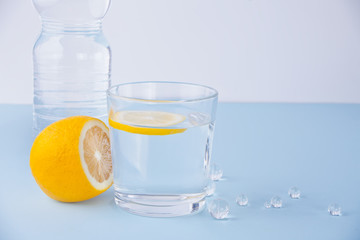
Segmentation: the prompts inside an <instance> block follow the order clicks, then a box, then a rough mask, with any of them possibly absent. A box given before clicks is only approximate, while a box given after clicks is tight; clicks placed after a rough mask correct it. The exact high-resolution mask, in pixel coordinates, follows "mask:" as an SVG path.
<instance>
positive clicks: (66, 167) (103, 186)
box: [30, 116, 113, 202]
mask: <svg viewBox="0 0 360 240" xmlns="http://www.w3.org/2000/svg"><path fill="white" fill-rule="evenodd" d="M30 167H31V171H32V174H33V176H34V178H35V180H36V182H37V184H38V185H39V186H40V188H41V189H42V190H43V191H44V192H45V193H46V194H47V195H48V196H49V197H51V198H53V199H55V200H58V201H62V202H78V201H83V200H87V199H90V198H92V197H95V196H97V195H99V194H100V193H102V192H104V191H106V190H107V189H108V188H109V187H110V186H111V185H112V182H113V173H112V162H111V151H110V140H109V129H108V128H107V126H106V125H105V124H104V123H103V122H102V121H100V120H98V119H96V118H92V117H86V116H76V117H69V118H65V119H62V120H60V121H57V122H55V123H53V124H51V125H49V126H48V127H47V128H45V129H44V130H43V131H42V132H41V133H40V134H39V135H38V136H37V137H36V139H35V141H34V143H33V146H32V148H31V153H30Z"/></svg>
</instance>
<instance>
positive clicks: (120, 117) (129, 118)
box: [109, 111, 186, 135]
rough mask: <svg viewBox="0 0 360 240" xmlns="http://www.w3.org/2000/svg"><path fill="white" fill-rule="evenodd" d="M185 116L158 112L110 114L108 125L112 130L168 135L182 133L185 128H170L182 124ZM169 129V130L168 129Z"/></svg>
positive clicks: (120, 112)
mask: <svg viewBox="0 0 360 240" xmlns="http://www.w3.org/2000/svg"><path fill="white" fill-rule="evenodd" d="M185 119H186V117H185V116H183V115H181V114H177V113H169V112H159V111H119V112H115V113H114V112H110V116H109V124H110V126H112V127H113V128H116V129H119V130H122V131H126V132H130V133H137V134H144V135H169V134H176V133H182V132H184V131H185V130H186V128H171V126H174V125H176V124H179V123H181V122H183V121H184V120H185ZM169 127H170V128H169Z"/></svg>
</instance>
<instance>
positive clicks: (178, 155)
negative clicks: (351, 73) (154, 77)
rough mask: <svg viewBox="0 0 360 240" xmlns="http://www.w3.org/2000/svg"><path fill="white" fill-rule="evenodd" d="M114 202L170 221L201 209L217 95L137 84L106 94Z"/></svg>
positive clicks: (187, 86) (173, 85) (190, 87)
mask: <svg viewBox="0 0 360 240" xmlns="http://www.w3.org/2000/svg"><path fill="white" fill-rule="evenodd" d="M107 99H108V114H109V125H110V139H111V154H112V161H113V170H114V190H115V203H116V204H117V205H118V206H120V207H121V208H123V209H125V210H127V211H129V212H131V213H135V214H138V215H143V216H153V217H172V216H181V215H187V214H192V213H197V212H199V211H200V210H202V208H203V207H204V203H205V197H206V190H207V188H208V185H209V183H210V179H209V168H210V161H211V149H212V142H213V134H214V126H215V113H216V106H217V99H218V93H217V91H216V90H215V89H213V88H210V87H207V86H202V85H197V84H191V83H181V82H135V83H125V84H119V85H115V86H113V87H111V88H110V89H109V90H108V91H107Z"/></svg>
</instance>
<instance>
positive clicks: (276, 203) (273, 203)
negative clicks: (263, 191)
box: [271, 196, 282, 208]
mask: <svg viewBox="0 0 360 240" xmlns="http://www.w3.org/2000/svg"><path fill="white" fill-rule="evenodd" d="M271 206H272V207H274V208H281V207H282V200H281V198H280V197H278V196H275V197H272V198H271Z"/></svg>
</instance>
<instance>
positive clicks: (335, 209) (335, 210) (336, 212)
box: [328, 203, 341, 216]
mask: <svg viewBox="0 0 360 240" xmlns="http://www.w3.org/2000/svg"><path fill="white" fill-rule="evenodd" d="M328 212H329V213H330V214H331V215H332V216H341V207H340V205H339V204H337V203H332V204H330V205H329V207H328Z"/></svg>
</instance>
